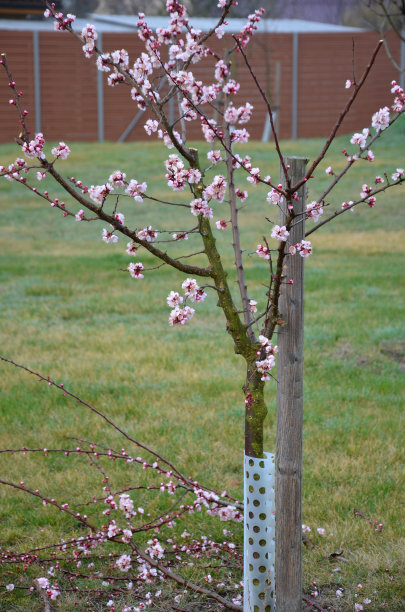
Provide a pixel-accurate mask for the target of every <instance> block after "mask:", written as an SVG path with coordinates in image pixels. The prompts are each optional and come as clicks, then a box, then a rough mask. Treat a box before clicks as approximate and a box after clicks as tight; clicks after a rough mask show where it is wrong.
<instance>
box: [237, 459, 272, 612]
mask: <svg viewBox="0 0 405 612" xmlns="http://www.w3.org/2000/svg"><path fill="white" fill-rule="evenodd" d="M264 455H265V457H264V458H263V459H254V458H253V457H247V456H246V455H245V461H244V471H245V474H244V508H245V510H244V514H245V525H244V526H245V530H244V595H243V612H274V600H275V597H274V584H275V582H274V561H275V537H276V534H275V503H274V502H275V498H274V479H275V467H274V455H272V454H270V453H264Z"/></svg>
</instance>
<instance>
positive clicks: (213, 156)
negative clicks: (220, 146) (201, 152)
mask: <svg viewBox="0 0 405 612" xmlns="http://www.w3.org/2000/svg"><path fill="white" fill-rule="evenodd" d="M207 157H208V159H209V161H210V162H211V163H212V164H214V165H215V164H217V163H218V162H220V161H222V157H221V151H208V153H207Z"/></svg>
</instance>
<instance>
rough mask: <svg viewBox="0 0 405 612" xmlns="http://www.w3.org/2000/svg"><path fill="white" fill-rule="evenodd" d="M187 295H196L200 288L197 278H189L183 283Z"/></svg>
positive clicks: (182, 286)
mask: <svg viewBox="0 0 405 612" xmlns="http://www.w3.org/2000/svg"><path fill="white" fill-rule="evenodd" d="M181 288H182V289H183V291H184V295H185V296H186V297H189V298H191V297H194V296H195V295H196V293H197V291H198V289H199V286H198V283H197V281H196V280H195V278H187V279H186V280H185V281H184V282H183V283H182V285H181Z"/></svg>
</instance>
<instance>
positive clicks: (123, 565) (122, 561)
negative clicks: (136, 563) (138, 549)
mask: <svg viewBox="0 0 405 612" xmlns="http://www.w3.org/2000/svg"><path fill="white" fill-rule="evenodd" d="M115 565H116V567H118V569H120V570H121V572H127V571H128V570H130V569H131V567H132V563H131V556H130V555H121V557H119V558H118V559H117V561H116V562H115Z"/></svg>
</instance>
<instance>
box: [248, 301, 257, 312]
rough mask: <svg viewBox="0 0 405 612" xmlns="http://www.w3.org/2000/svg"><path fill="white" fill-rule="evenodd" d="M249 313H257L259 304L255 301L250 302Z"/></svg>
mask: <svg viewBox="0 0 405 612" xmlns="http://www.w3.org/2000/svg"><path fill="white" fill-rule="evenodd" d="M249 311H250V312H252V313H254V312H257V302H256V301H255V300H249Z"/></svg>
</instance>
